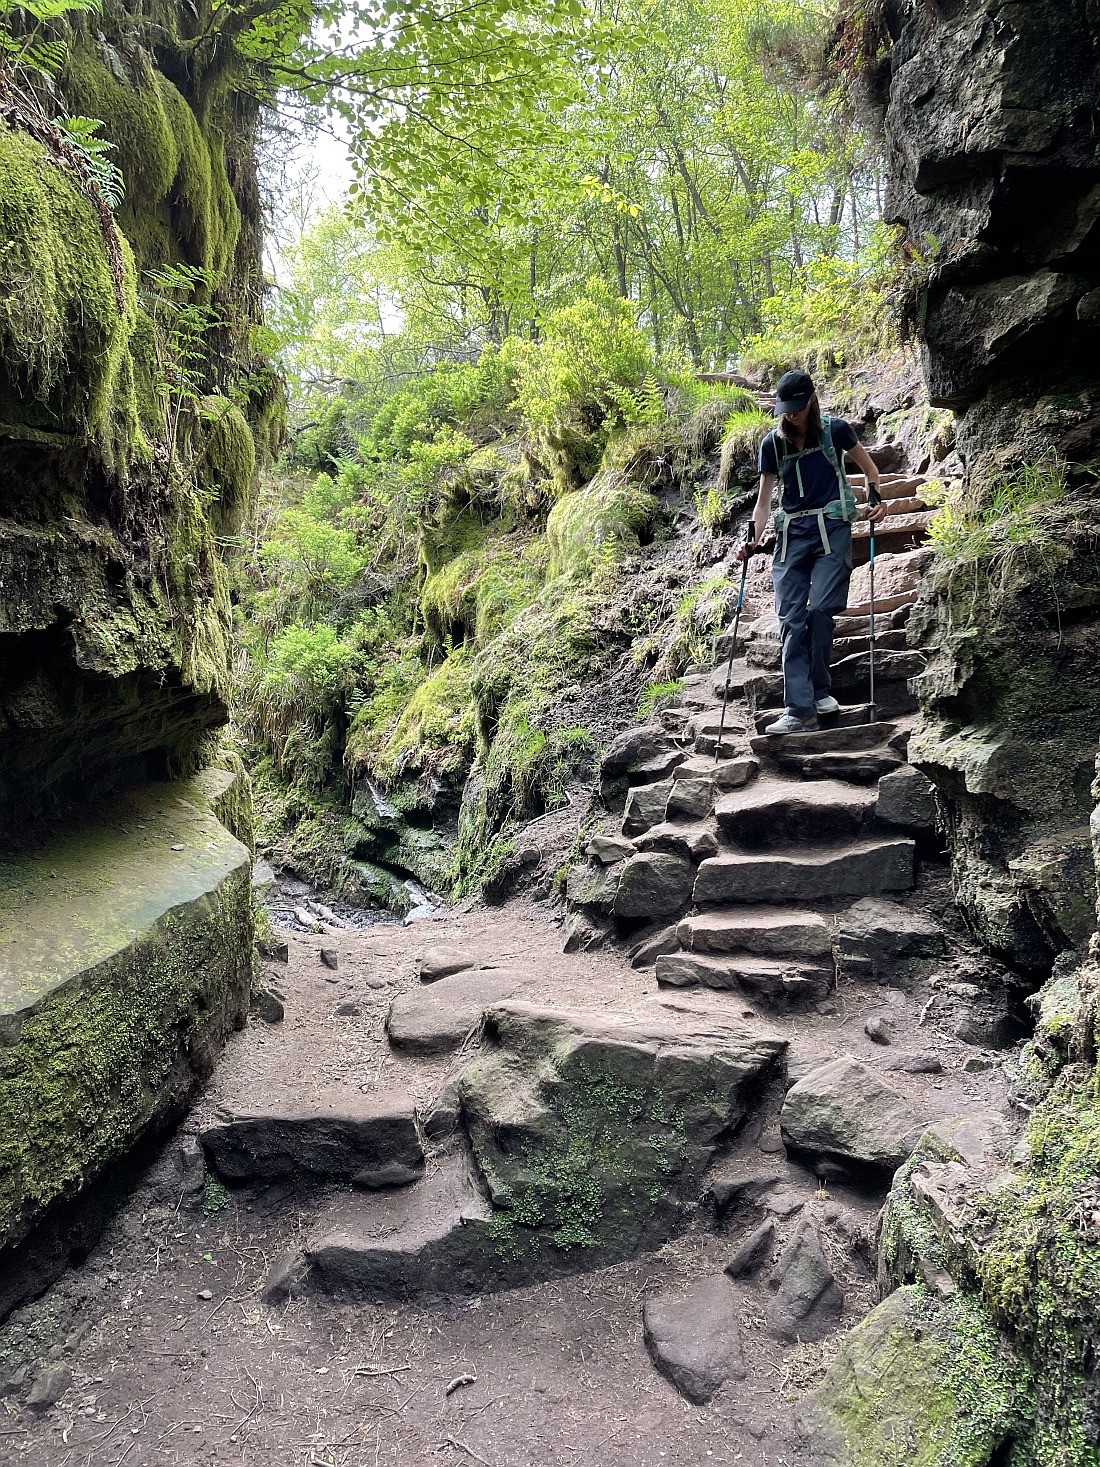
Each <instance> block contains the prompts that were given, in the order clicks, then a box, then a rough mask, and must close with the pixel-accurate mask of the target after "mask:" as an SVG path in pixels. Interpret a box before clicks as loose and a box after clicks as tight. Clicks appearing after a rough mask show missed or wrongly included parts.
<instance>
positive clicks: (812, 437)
mask: <svg viewBox="0 0 1100 1467" xmlns="http://www.w3.org/2000/svg"><path fill="white" fill-rule="evenodd" d="M821 429H822V422H821V404H820V403H819V402H818V400H817V393H816V392H815V393H814V395H813V397H811V398H810V416H809V417H808V418H807V419H806V437H805V440H804V441H803V444H802V447H803V448H808V447H809V446H810V444H811V443H820V442H821ZM779 431H780V433H781V434H782V435H783V437H784V438H785V439H786V440H787V442H788V443H791V444H793V443H794V432H793V431H792V428H791V421H790V419H789V418H788V417H787V415H786V413H784V414H783V416H782V417H781V418H780V419H779Z"/></svg>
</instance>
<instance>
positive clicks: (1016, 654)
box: [877, 0, 1100, 982]
mask: <svg viewBox="0 0 1100 1467" xmlns="http://www.w3.org/2000/svg"><path fill="white" fill-rule="evenodd" d="M883 13H884V16H885V21H886V26H887V30H888V32H889V36H888V39H889V42H890V44H889V48H888V60H887V61H886V62H885V64H884V65H882V66H880V68H879V70H878V72H877V77H878V81H879V83H880V84H881V85H882V87H883V91H882V96H881V100H882V102H883V104H884V113H883V115H884V121H885V136H886V149H887V169H888V176H889V187H888V197H887V210H886V212H887V217H888V218H890V219H892V220H894V221H896V222H897V223H899V224H900V225H901V226H902V227H903V230H904V238H905V241H906V250H907V253H908V255H909V259H910V264H909V268H908V280H909V301H908V311H909V315H910V317H911V320H912V322H913V326H914V330H915V332H916V334H917V336H918V338H919V341H920V347H921V351H922V354H923V361H924V370H925V376H926V380H927V383H928V389H929V396H930V399H931V401H932V402H933V403H934V404H937V405H940V406H944V407H950V408H952V409H954V411H955V414H956V417H957V422H958V429H957V438H958V447H959V450H960V452H961V455H962V458H963V460H964V462H965V464H966V469H967V484H966V488H965V491H964V495H963V498H962V500H961V502H960V503H958V504H956V505H953V506H952V510H953V512H954V513H955V515H956V520H955V522H954V523H955V529H954V530H953V529H952V528H951V527H950V526H949V527H948V533H947V541H946V542H945V545H944V547H943V548H944V550H945V552H946V553H945V554H944V555H942V556H941V557H940V558H939V559H938V561H937V564H936V567H935V569H934V570H933V572H932V574H931V576H930V577H929V579H928V581H927V582H926V586H925V592H924V604H923V606H922V607H920V608H918V610H917V612H916V613H915V614H914V617H913V621H912V623H911V634H912V635H913V637H914V638H915V639H917V640H919V642H920V644H921V645H922V646H924V647H926V648H927V649H928V650H929V654H930V655H929V661H928V670H927V672H926V674H925V675H924V677H923V678H921V679H920V680H919V683H918V691H919V695H920V700H921V710H922V719H921V724H920V726H919V728H918V730H917V732H916V734H915V736H914V740H913V744H912V745H911V749H910V757H911V758H912V759H913V760H914V761H915V762H917V763H918V764H919V765H920V767H921V768H922V769H923V770H924V771H925V772H926V773H927V774H928V775H929V776H930V777H931V778H932V779H933V780H934V781H935V783H936V784H937V785H938V786H939V789H940V791H941V794H942V797H943V806H944V812H945V817H946V819H947V822H948V824H949V827H950V830H951V833H952V837H953V844H954V855H955V871H956V880H957V890H958V896H959V899H960V901H961V902H962V904H963V907H964V909H965V910H966V912H967V913H968V915H969V917H970V919H971V921H972V924H973V926H974V928H975V931H976V932H977V934H978V935H979V936H980V937H981V939H982V940H983V941H984V942H986V943H987V944H988V945H989V946H990V947H991V948H993V949H994V950H995V951H996V952H997V953H998V954H999V955H1000V956H1001V957H1002V958H1004V960H1005V961H1006V962H1008V963H1009V964H1011V965H1012V966H1014V967H1016V968H1017V969H1018V970H1019V971H1020V972H1021V973H1023V974H1025V975H1029V976H1030V977H1031V978H1032V979H1033V980H1034V981H1036V982H1037V981H1039V980H1040V978H1041V977H1042V976H1045V975H1046V974H1047V973H1048V972H1049V971H1050V967H1051V964H1052V962H1053V960H1054V958H1055V956H1056V955H1057V954H1058V953H1059V952H1060V951H1063V950H1065V949H1068V948H1079V947H1080V945H1081V944H1082V942H1083V941H1085V940H1086V939H1087V937H1088V935H1089V932H1090V931H1091V929H1092V925H1093V915H1092V900H1091V896H1090V864H1089V861H1088V856H1087V847H1088V819H1089V811H1090V806H1091V801H1090V797H1089V792H1088V790H1089V782H1090V778H1091V768H1092V761H1093V757H1094V753H1095V740H1096V732H1097V728H1098V727H1100V692H1098V690H1097V687H1096V679H1095V676H1094V675H1093V669H1094V668H1095V665H1096V652H1097V648H1098V646H1100V626H1098V610H1100V506H1098V504H1097V495H1096V485H1097V480H1096V477H1095V474H1094V472H1092V470H1093V468H1094V467H1095V464H1096V462H1097V460H1098V456H1100V354H1098V352H1097V347H1098V345H1100V330H1098V325H1100V316H1098V302H1100V149H1098V147H1097V142H1096V132H1097V129H1096V122H1097V98H1098V97H1100V49H1098V46H1097V39H1098V37H1100V5H1098V4H1096V3H1094V0H1074V3H1068V4H1043V3H1032V4H1018V3H1004V0H950V3H946V0H937V3H931V4H928V3H919V4H918V3H915V0H903V3H896V4H890V5H887V6H885V7H883ZM952 537H953V538H952Z"/></svg>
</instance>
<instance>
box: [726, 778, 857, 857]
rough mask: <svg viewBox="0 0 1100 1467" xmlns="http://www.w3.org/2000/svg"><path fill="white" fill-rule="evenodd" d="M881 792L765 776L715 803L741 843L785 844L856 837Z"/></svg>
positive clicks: (730, 832)
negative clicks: (766, 777)
mask: <svg viewBox="0 0 1100 1467" xmlns="http://www.w3.org/2000/svg"><path fill="white" fill-rule="evenodd" d="M875 798H876V797H875V795H874V794H873V793H871V792H870V791H867V790H862V789H853V788H852V786H851V785H849V784H842V783H841V782H840V781H839V780H832V779H822V780H815V781H814V783H813V784H795V783H793V782H792V781H790V780H777V779H772V780H760V781H758V782H757V783H756V784H753V785H750V786H749V787H748V788H747V789H744V790H738V791H737V792H736V793H733V794H727V795H723V796H722V797H721V799H719V801H718V803H717V805H716V806H715V810H714V813H715V816H716V818H717V820H718V824H719V825H720V826H721V828H722V830H723V831H724V832H725V834H726V835H727V836H729V838H730V839H731V840H732V841H735V842H736V843H737V844H738V845H748V846H756V845H761V844H767V845H782V844H784V843H787V842H791V841H805V840H810V841H818V840H836V839H837V838H839V837H841V836H855V835H857V834H858V833H859V831H860V830H861V829H862V828H863V826H865V825H866V824H867V822H868V820H869V819H870V818H871V814H872V812H873V810H874V808H875Z"/></svg>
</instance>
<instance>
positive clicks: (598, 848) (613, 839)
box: [584, 835, 634, 866]
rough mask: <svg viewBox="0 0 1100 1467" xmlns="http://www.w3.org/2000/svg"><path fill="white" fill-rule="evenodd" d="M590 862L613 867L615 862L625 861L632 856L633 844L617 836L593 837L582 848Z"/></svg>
mask: <svg viewBox="0 0 1100 1467" xmlns="http://www.w3.org/2000/svg"><path fill="white" fill-rule="evenodd" d="M584 853H585V855H586V856H587V857H588V858H589V860H591V861H602V862H603V864H604V865H605V866H613V865H614V864H615V862H616V861H625V860H626V859H627V858H628V857H629V856H632V855H633V854H634V842H633V841H629V840H627V839H625V837H623V836H619V835H594V836H593V837H592V839H591V840H590V841H589V842H588V844H587V845H586V846H585V848H584Z"/></svg>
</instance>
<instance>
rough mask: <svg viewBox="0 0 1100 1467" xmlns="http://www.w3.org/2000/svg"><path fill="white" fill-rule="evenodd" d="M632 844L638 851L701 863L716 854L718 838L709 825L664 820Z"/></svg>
mask: <svg viewBox="0 0 1100 1467" xmlns="http://www.w3.org/2000/svg"><path fill="white" fill-rule="evenodd" d="M634 844H635V845H636V846H637V848H638V850H640V851H664V852H665V853H666V854H668V855H670V856H682V857H683V859H684V860H685V861H702V860H705V859H706V857H708V856H716V855H717V854H718V837H717V835H716V834H715V833H714V827H713V825H710V824H699V823H694V824H688V823H686V822H685V823H680V822H678V821H671V820H666V821H663V822H662V823H661V824H660V825H654V826H653V827H652V828H651V829H649V830H647V831H646V833H645V834H644V835H640V836H638V838H637V839H636V840H635V842H634Z"/></svg>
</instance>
